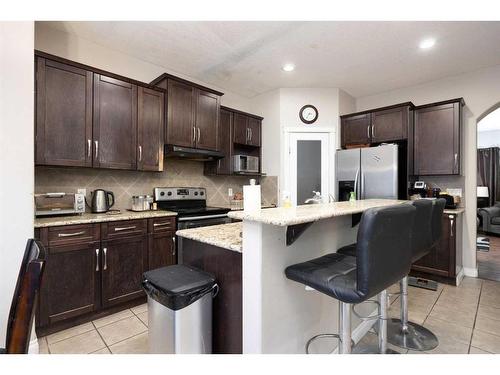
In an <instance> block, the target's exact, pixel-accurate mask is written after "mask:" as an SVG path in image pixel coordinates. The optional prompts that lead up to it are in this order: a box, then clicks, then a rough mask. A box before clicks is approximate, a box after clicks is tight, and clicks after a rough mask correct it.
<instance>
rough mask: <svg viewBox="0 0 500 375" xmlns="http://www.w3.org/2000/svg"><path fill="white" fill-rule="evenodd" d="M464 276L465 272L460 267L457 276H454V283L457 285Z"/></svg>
mask: <svg viewBox="0 0 500 375" xmlns="http://www.w3.org/2000/svg"><path fill="white" fill-rule="evenodd" d="M464 277H465V273H464V269H463V268H462V269H460V271H459V272H458V275H457V277H456V278H455V281H456V285H457V286H459V285H460V283H461V282H462V280H463V279H464Z"/></svg>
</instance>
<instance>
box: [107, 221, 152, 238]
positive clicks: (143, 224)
mask: <svg viewBox="0 0 500 375" xmlns="http://www.w3.org/2000/svg"><path fill="white" fill-rule="evenodd" d="M147 228H148V227H147V219H143V220H123V221H112V222H109V223H102V224H101V232H102V239H103V240H105V239H111V238H120V237H128V236H131V235H138V234H146V233H147Z"/></svg>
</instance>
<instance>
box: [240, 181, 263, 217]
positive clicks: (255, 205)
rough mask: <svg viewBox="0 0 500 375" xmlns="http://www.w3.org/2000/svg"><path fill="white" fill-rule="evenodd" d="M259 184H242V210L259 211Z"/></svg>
mask: <svg viewBox="0 0 500 375" xmlns="http://www.w3.org/2000/svg"><path fill="white" fill-rule="evenodd" d="M260 208H261V203H260V185H245V186H243V210H244V211H260Z"/></svg>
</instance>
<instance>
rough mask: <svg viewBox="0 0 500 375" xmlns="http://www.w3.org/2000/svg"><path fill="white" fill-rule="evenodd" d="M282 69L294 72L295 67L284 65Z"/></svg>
mask: <svg viewBox="0 0 500 375" xmlns="http://www.w3.org/2000/svg"><path fill="white" fill-rule="evenodd" d="M281 69H283V70H284V71H285V72H291V71H292V70H294V69H295V65H293V64H285V65H283V67H282V68H281Z"/></svg>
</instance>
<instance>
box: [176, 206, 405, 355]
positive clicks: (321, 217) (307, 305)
mask: <svg viewBox="0 0 500 375" xmlns="http://www.w3.org/2000/svg"><path fill="white" fill-rule="evenodd" d="M402 202H404V201H398V200H385V199H370V200H363V201H355V202H336V203H328V204H319V205H305V206H297V207H292V208H282V207H279V208H270V209H266V210H261V211H258V212H246V211H239V212H230V213H229V214H228V216H229V217H231V218H233V219H238V220H242V221H243V222H242V223H233V224H226V225H220V226H217V227H218V228H216V227H213V228H212V229H209V228H210V227H207V228H203V230H200V229H198V228H197V229H190V230H184V231H178V232H177V235H178V236H182V237H184V238H187V237H189V238H190V239H189V244H190V245H189V246H190V252H195V246H196V243H197V244H198V247H199V248H200V249H201V248H203V246H205V245H204V244H210V245H209V246H218V247H217V248H218V249H220V250H221V251H223V252H221V253H219V255H220V256H224V254H225V255H228V256H229V254H234V253H237V252H238V250H239V249H238V250H235V249H231V246H235V241H236V245H238V243H239V242H238V238H239V236H238V235H237V234H238V233H239V231H241V233H242V239H241V241H242V242H241V252H242V254H241V261H242V263H241V264H242V267H241V274H242V316H243V317H242V331H243V333H242V335H243V337H242V351H243V353H304V348H305V344H306V342H307V340H308V339H309V338H311V337H312V336H314V335H316V334H318V333H325V332H329V333H332V332H337V331H338V328H337V316H338V302H337V301H336V300H334V299H333V298H329V297H327V296H325V295H323V294H321V293H318V292H316V291H314V290H306V289H305V288H304V286H303V285H300V284H298V283H295V282H293V281H290V280H288V279H287V278H286V277H285V274H284V270H285V268H286V267H287V266H289V265H291V264H295V263H299V262H303V261H306V260H309V259H313V258H315V257H319V256H322V255H325V254H328V253H332V252H335V251H336V250H337V249H338V248H340V247H341V246H344V245H348V244H351V243H353V242H355V241H356V235H357V220H355V218H356V215H357V214H361V213H362V212H363V211H365V210H367V209H369V208H374V207H382V206H389V205H394V204H399V203H402ZM388 230H390V228H388ZM217 233H223V234H224V235H223V236H220V241H219V240H217V238H218V235H217ZM222 237H225V238H226V240H223V239H222ZM228 238H230V239H231V240H229V241H228V240H227V239H228ZM200 243H201V244H200ZM229 243H231V244H232V245H231V244H229ZM225 244H226V245H227V246H225ZM236 247H238V246H236ZM191 264H192V263H191ZM200 265H201V262H200ZM207 271H209V270H208V269H207ZM209 272H210V271H209ZM226 272H228V273H232V270H231V269H230V268H226ZM221 290H222V286H221ZM372 309H373V305H371V306H370V305H366V306H360V308H359V309H358V310H359V311H360V312H361V313H362V314H370V313H371V312H372ZM215 314H216V312H215V310H214V316H215ZM214 319H215V318H214ZM373 323H374V321H373V320H372V321H368V322H365V323H361V321H360V320H358V319H356V318H355V317H354V316H353V339H354V340H355V342H357V341H358V340H359V339H361V337H362V336H363V335H364V334H365V333H366V332H367V331H368V330H369V329H370V327H371V325H372V324H373ZM214 331H215V328H214ZM323 344H324V345H326V346H325V347H320V346H321V345H323ZM323 344H321V343H320V345H319V346H318V347H317V349H318V351H319V350H321V351H326V350H328V351H329V350H331V349H332V345H333V346H335V345H336V343H335V342H334V343H332V342H331V341H330V342H325V343H323Z"/></svg>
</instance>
